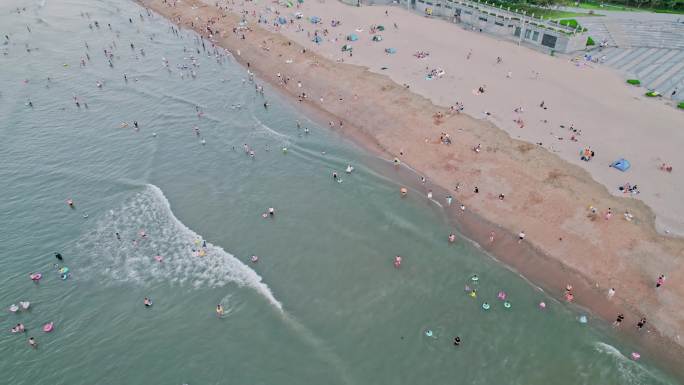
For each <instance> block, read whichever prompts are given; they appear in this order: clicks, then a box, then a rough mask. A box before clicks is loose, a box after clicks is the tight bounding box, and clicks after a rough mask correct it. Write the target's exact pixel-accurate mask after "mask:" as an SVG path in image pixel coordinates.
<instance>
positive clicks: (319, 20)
mask: <svg viewBox="0 0 684 385" xmlns="http://www.w3.org/2000/svg"><path fill="white" fill-rule="evenodd" d="M309 21H311V23H312V24H318V23H320V22H321V18H320V17H318V16H311V17H310V18H309Z"/></svg>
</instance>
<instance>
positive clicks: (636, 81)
mask: <svg viewBox="0 0 684 385" xmlns="http://www.w3.org/2000/svg"><path fill="white" fill-rule="evenodd" d="M627 83H629V84H631V85H633V86H638V85H641V82H640V81H639V79H627Z"/></svg>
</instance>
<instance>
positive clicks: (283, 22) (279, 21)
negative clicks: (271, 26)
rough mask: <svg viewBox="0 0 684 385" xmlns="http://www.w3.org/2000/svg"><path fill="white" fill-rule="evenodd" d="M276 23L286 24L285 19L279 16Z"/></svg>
mask: <svg viewBox="0 0 684 385" xmlns="http://www.w3.org/2000/svg"><path fill="white" fill-rule="evenodd" d="M278 23H280V24H287V19H286V18H284V17H282V16H280V17H279V18H278Z"/></svg>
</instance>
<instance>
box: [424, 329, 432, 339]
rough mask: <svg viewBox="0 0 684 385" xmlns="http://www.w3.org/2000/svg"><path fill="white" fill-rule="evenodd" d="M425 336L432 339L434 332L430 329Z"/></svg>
mask: <svg viewBox="0 0 684 385" xmlns="http://www.w3.org/2000/svg"><path fill="white" fill-rule="evenodd" d="M425 336H426V337H432V330H430V329H428V330H426V331H425Z"/></svg>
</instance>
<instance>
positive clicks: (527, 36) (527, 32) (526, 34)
mask: <svg viewBox="0 0 684 385" xmlns="http://www.w3.org/2000/svg"><path fill="white" fill-rule="evenodd" d="M530 35H532V31H531V30H529V29H526V30H525V39H529V38H530Z"/></svg>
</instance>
